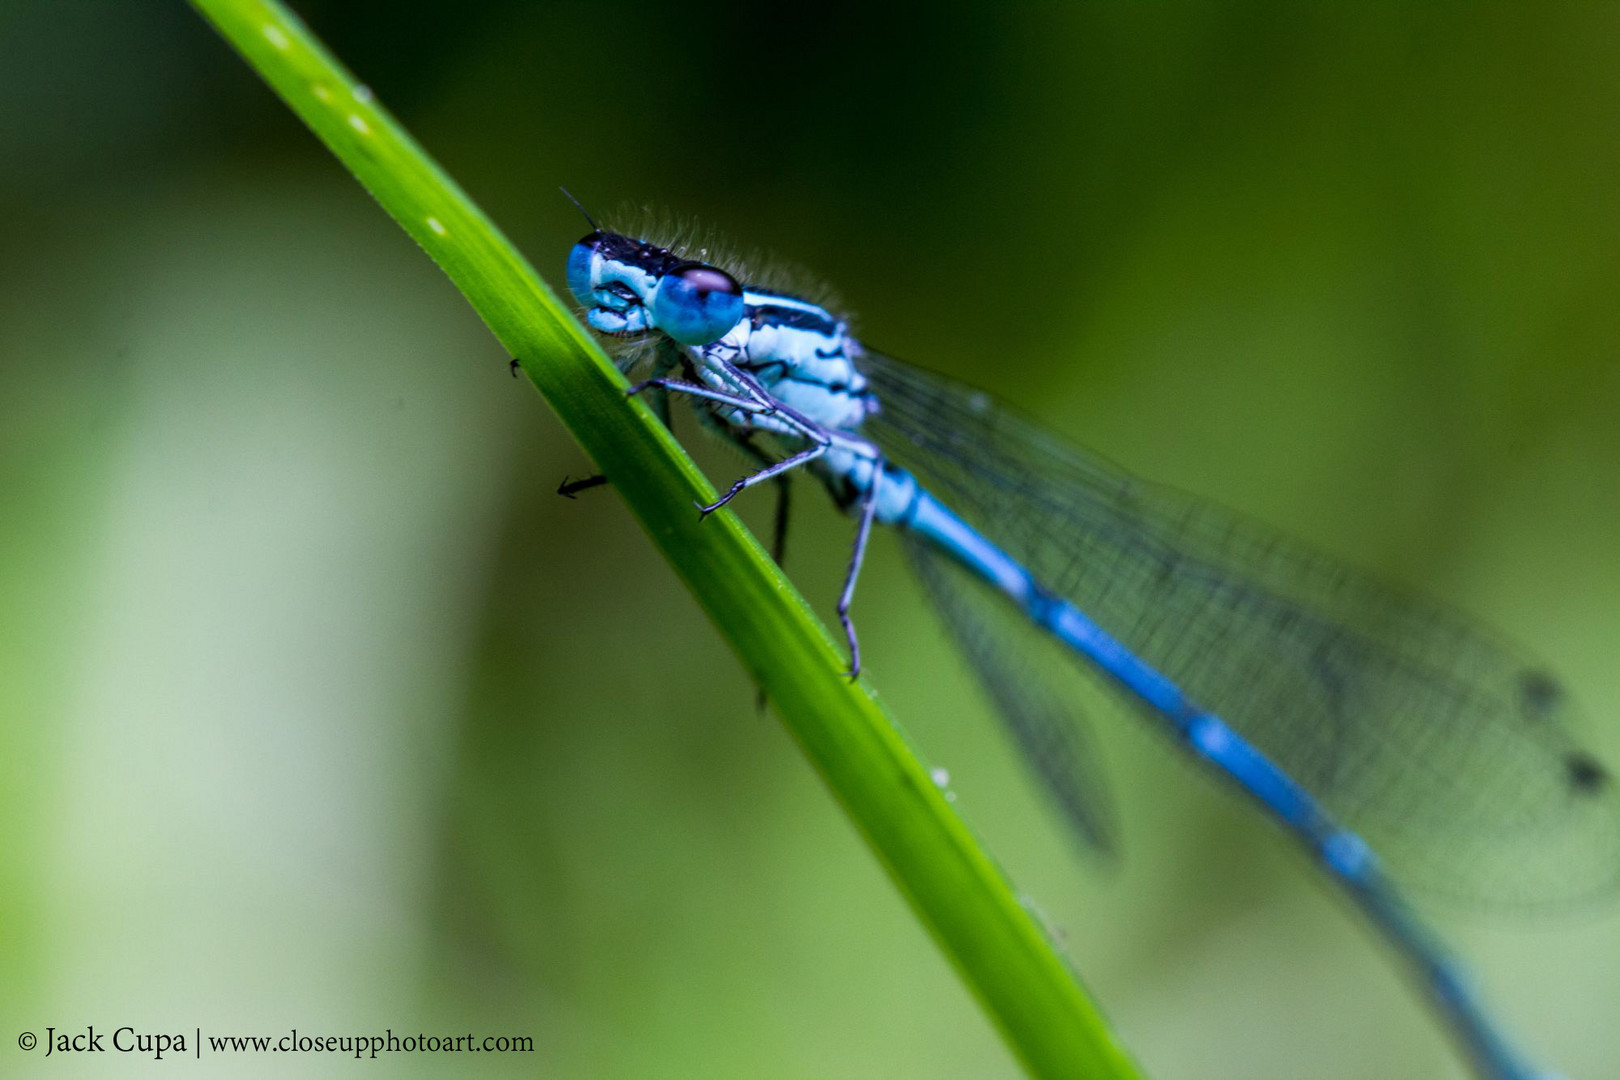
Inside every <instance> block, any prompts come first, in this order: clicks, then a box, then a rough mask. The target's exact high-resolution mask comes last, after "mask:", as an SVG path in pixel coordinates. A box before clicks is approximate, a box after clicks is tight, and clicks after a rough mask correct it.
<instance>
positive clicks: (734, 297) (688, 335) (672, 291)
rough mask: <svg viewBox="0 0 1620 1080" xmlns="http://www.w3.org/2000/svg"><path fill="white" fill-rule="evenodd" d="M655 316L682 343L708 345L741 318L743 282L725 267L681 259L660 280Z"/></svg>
mask: <svg viewBox="0 0 1620 1080" xmlns="http://www.w3.org/2000/svg"><path fill="white" fill-rule="evenodd" d="M652 316H653V322H654V323H655V324H656V325H657V327H658V329H660V330H662V331H663V332H664V333H666V334H668V335H669V336H670V337H672V338H674V339H675V340H676V341H678V342H680V343H681V344H682V345H708V344H709V343H711V342H714V341H719V340H720V339H721V338H723V337H725V336H726V333H727V331H729V330H730V329H731V328H732V327H734V326H736V325H737V323H738V322H739V321H741V319H742V317H743V298H742V286H741V285H738V284H737V279H736V278H734V277H732V276H731V275H730V274H728V273H726V272H725V271H724V270H720V269H716V268H715V267H713V266H709V265H707V264H705V263H696V262H693V263H682V264H681V265H679V266H677V267H675V268H674V269H673V270H671V271H669V272H668V273H667V274H665V275H664V276H663V278H662V279H661V280H660V281H659V283H658V295H657V296H656V297H654V299H653V306H652Z"/></svg>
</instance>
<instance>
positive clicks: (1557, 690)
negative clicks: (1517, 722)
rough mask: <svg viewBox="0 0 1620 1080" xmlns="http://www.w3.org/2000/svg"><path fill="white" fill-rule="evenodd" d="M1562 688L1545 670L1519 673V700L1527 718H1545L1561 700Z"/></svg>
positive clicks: (1562, 695)
mask: <svg viewBox="0 0 1620 1080" xmlns="http://www.w3.org/2000/svg"><path fill="white" fill-rule="evenodd" d="M1563 697H1564V688H1563V687H1562V686H1559V685H1558V680H1557V679H1554V678H1553V677H1552V676H1551V675H1549V674H1547V673H1546V672H1545V671H1526V672H1522V673H1521V674H1520V675H1519V700H1520V701H1522V702H1523V704H1524V715H1525V718H1526V719H1528V720H1545V719H1546V718H1547V717H1548V715H1550V714H1551V713H1552V711H1553V710H1554V709H1555V708H1557V707H1558V703H1559V702H1560V701H1561V700H1563Z"/></svg>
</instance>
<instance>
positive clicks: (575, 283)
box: [568, 231, 602, 307]
mask: <svg viewBox="0 0 1620 1080" xmlns="http://www.w3.org/2000/svg"><path fill="white" fill-rule="evenodd" d="M601 238H602V234H601V232H600V231H598V232H593V233H591V235H589V236H587V237H585V239H583V240H581V241H580V242H579V243H577V244H575V245H574V248H573V250H572V251H570V252H569V253H568V291H569V292H571V293H573V294H574V299H575V300H578V301H579V302H580V303H581V304H584V305H585V306H586V307H590V306H591V304H592V303H594V301H593V300H592V298H591V293H592V290H593V289H594V287H595V283H594V282H592V281H591V260H592V259H593V258H594V257H595V255H596V245H597V242H598V241H599V240H600V239H601Z"/></svg>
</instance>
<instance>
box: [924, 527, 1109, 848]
mask: <svg viewBox="0 0 1620 1080" xmlns="http://www.w3.org/2000/svg"><path fill="white" fill-rule="evenodd" d="M905 540H906V555H907V556H908V557H909V558H910V559H911V562H912V566H913V567H914V568H915V569H916V571H917V575H918V577H920V578H921V579H922V582H923V585H924V586H925V587H926V588H927V590H928V594H929V597H930V598H931V599H932V600H933V601H934V604H935V606H936V607H938V608H939V610H940V613H941V614H942V615H943V616H944V617H945V623H946V626H947V627H948V628H949V630H950V632H951V636H952V637H953V638H955V640H956V644H957V645H958V646H959V647H960V648H961V650H962V651H963V652H964V653H965V654H966V655H967V657H968V660H969V661H970V662H971V663H972V664H973V667H974V670H975V671H977V673H978V675H979V678H980V680H981V681H982V682H983V683H984V685H985V689H986V690H987V691H988V693H989V694H990V697H991V699H992V700H993V701H994V702H995V704H996V708H997V709H999V710H1000V712H1001V715H1002V716H1003V717H1004V718H1005V719H1006V721H1007V726H1008V728H1009V729H1010V730H1011V732H1012V735H1013V738H1014V740H1015V741H1016V742H1017V744H1018V748H1019V750H1020V751H1021V752H1022V753H1023V754H1024V756H1025V758H1026V759H1027V760H1028V761H1029V763H1030V765H1031V766H1032V767H1033V768H1034V769H1035V771H1036V772H1037V773H1038V774H1039V775H1040V778H1041V780H1042V782H1043V783H1045V785H1046V789H1047V793H1048V794H1049V795H1050V796H1051V797H1052V799H1053V801H1054V802H1055V803H1056V804H1057V807H1058V809H1059V811H1060V812H1061V813H1062V814H1063V817H1064V820H1065V821H1067V822H1068V824H1069V826H1070V828H1071V829H1072V830H1073V832H1074V835H1075V837H1076V838H1077V839H1078V840H1080V841H1081V844H1082V846H1083V847H1084V848H1086V849H1088V850H1090V851H1092V852H1097V853H1101V854H1103V855H1106V856H1113V855H1115V854H1116V853H1117V852H1118V835H1117V828H1116V824H1115V818H1114V808H1113V801H1112V800H1111V799H1110V798H1109V797H1108V790H1107V786H1106V784H1105V782H1104V778H1103V776H1104V774H1103V769H1102V763H1101V761H1100V760H1099V758H1098V756H1097V749H1096V745H1095V744H1094V743H1093V742H1092V739H1091V737H1090V732H1089V731H1088V730H1087V728H1086V726H1085V725H1084V724H1083V723H1082V722H1081V719H1080V716H1079V714H1078V713H1077V712H1076V711H1075V710H1076V706H1075V698H1076V697H1077V696H1078V695H1077V694H1075V693H1065V690H1067V689H1069V687H1068V686H1065V685H1064V683H1065V681H1068V682H1069V683H1070V685H1071V686H1074V687H1075V689H1078V686H1076V685H1075V684H1077V683H1078V681H1079V680H1082V679H1086V678H1093V679H1095V676H1094V675H1092V674H1091V673H1090V672H1088V671H1085V670H1083V669H1081V668H1080V667H1079V666H1078V665H1074V664H1064V663H1063V661H1062V659H1061V658H1060V655H1059V654H1061V653H1062V652H1064V649H1063V647H1062V646H1061V645H1059V644H1058V643H1057V642H1056V641H1054V640H1053V639H1051V638H1050V637H1048V636H1046V635H1045V634H1043V633H1041V632H1040V631H1039V630H1038V629H1037V628H1036V627H1035V625H1034V624H1033V623H1031V622H1030V621H1029V620H1028V619H1026V618H1024V617H1023V616H1022V614H1021V613H1020V612H1019V611H1018V610H1017V609H1016V608H1014V607H1013V606H1012V605H1011V604H1009V603H1007V602H1006V601H1005V598H1003V597H1002V596H1001V595H1000V594H998V593H995V592H993V591H992V590H991V589H990V588H989V587H988V586H987V585H985V584H984V583H983V582H981V581H979V580H978V579H977V578H975V577H973V576H972V575H970V574H969V573H968V572H967V571H966V570H964V569H962V568H961V567H959V566H957V565H956V564H955V563H953V562H951V561H950V560H949V559H946V558H944V557H943V556H941V555H939V554H937V553H936V552H935V551H934V549H933V548H931V547H929V546H928V545H927V544H925V543H923V542H922V541H920V540H918V539H916V538H915V537H912V536H907V537H906V538H905Z"/></svg>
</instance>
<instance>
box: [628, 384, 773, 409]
mask: <svg viewBox="0 0 1620 1080" xmlns="http://www.w3.org/2000/svg"><path fill="white" fill-rule="evenodd" d="M653 387H656V388H658V389H660V390H666V391H668V392H669V393H672V394H689V395H691V396H692V397H695V398H702V399H703V400H705V401H713V402H717V403H718V404H721V405H728V406H730V407H731V408H733V409H741V410H742V411H743V412H747V413H770V412H775V411H776V409H775V406H773V405H771V404H769V403H767V402H761V401H758V400H756V399H755V398H753V397H752V396H749V397H743V396H742V395H740V394H728V393H726V392H725V391H723V390H711V389H709V388H708V387H707V386H702V385H699V384H698V383H689V382H681V381H680V380H679V379H662V378H660V379H647V380H646V381H644V382H638V383H636V385H634V386H632V387H631V388H630V389H628V390H626V391H625V396H626V397H635V396H636V395H637V394H640V393H642V392H643V391H645V390H648V389H650V388H653Z"/></svg>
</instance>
